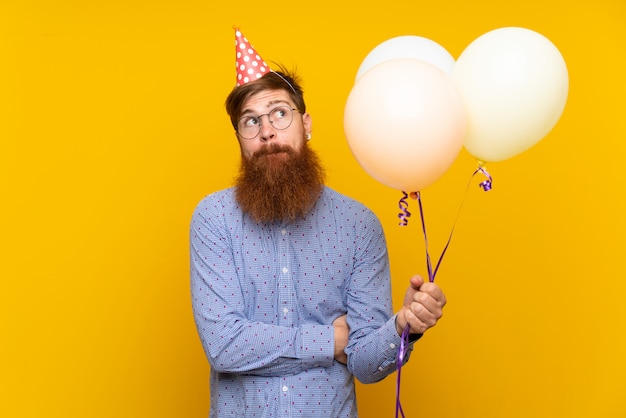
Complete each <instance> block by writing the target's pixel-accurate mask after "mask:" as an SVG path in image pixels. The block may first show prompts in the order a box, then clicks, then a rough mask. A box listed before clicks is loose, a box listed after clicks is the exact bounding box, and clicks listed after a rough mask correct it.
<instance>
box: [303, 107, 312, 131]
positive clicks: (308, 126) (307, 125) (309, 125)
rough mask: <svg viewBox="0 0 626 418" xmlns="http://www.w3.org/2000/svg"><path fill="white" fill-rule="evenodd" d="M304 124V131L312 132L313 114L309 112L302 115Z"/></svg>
mask: <svg viewBox="0 0 626 418" xmlns="http://www.w3.org/2000/svg"><path fill="white" fill-rule="evenodd" d="M302 126H304V132H306V133H311V128H312V127H313V122H312V121H311V115H310V114H309V113H308V112H307V113H305V114H304V115H302Z"/></svg>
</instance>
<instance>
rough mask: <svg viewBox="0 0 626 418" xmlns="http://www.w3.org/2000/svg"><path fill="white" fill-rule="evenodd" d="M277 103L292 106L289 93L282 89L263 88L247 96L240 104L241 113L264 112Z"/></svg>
mask: <svg viewBox="0 0 626 418" xmlns="http://www.w3.org/2000/svg"><path fill="white" fill-rule="evenodd" d="M277 104H288V105H290V106H292V103H291V98H290V97H289V94H288V93H287V92H285V91H284V90H263V91H261V92H259V93H256V94H254V95H252V96H250V97H248V98H247V99H246V100H245V101H244V102H243V104H242V106H241V114H242V115H243V114H244V113H258V112H265V111H267V109H270V108H272V107H274V106H276V105H277Z"/></svg>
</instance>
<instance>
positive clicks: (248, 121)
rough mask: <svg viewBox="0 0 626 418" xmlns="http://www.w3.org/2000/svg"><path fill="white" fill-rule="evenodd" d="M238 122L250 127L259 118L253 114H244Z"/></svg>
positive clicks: (255, 123) (254, 124)
mask: <svg viewBox="0 0 626 418" xmlns="http://www.w3.org/2000/svg"><path fill="white" fill-rule="evenodd" d="M240 124H241V126H243V127H244V128H251V127H255V126H257V125H258V124H259V120H258V119H257V118H255V117H254V116H244V117H243V118H241V120H240Z"/></svg>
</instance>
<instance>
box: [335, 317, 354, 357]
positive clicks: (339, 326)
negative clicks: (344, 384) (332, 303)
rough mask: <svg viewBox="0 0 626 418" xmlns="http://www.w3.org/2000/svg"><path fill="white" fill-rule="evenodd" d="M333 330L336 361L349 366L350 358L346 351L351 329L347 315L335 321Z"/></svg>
mask: <svg viewBox="0 0 626 418" xmlns="http://www.w3.org/2000/svg"><path fill="white" fill-rule="evenodd" d="M333 328H334V330H335V360H337V361H338V362H339V363H343V364H347V363H348V356H347V355H346V353H345V352H344V350H345V348H346V346H347V345H348V336H349V335H350V328H349V327H348V321H347V320H346V315H345V314H344V315H341V316H340V317H338V318H337V319H335V320H334V321H333Z"/></svg>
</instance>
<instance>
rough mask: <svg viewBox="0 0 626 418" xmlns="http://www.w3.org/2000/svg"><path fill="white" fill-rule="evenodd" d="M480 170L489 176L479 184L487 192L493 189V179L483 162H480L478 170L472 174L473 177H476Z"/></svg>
mask: <svg viewBox="0 0 626 418" xmlns="http://www.w3.org/2000/svg"><path fill="white" fill-rule="evenodd" d="M479 172H480V173H482V174H483V175H484V176H485V177H487V180H484V181H482V182H480V183H479V184H478V186H479V187H480V188H481V189H483V190H484V191H485V192H488V191H489V190H491V186H492V183H493V179H492V178H491V175H490V174H489V173H488V172H487V170H485V167H484V166H483V164H482V163H479V165H478V168H477V169H476V171H474V174H472V177H474V176H475V175H476V173H479Z"/></svg>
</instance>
